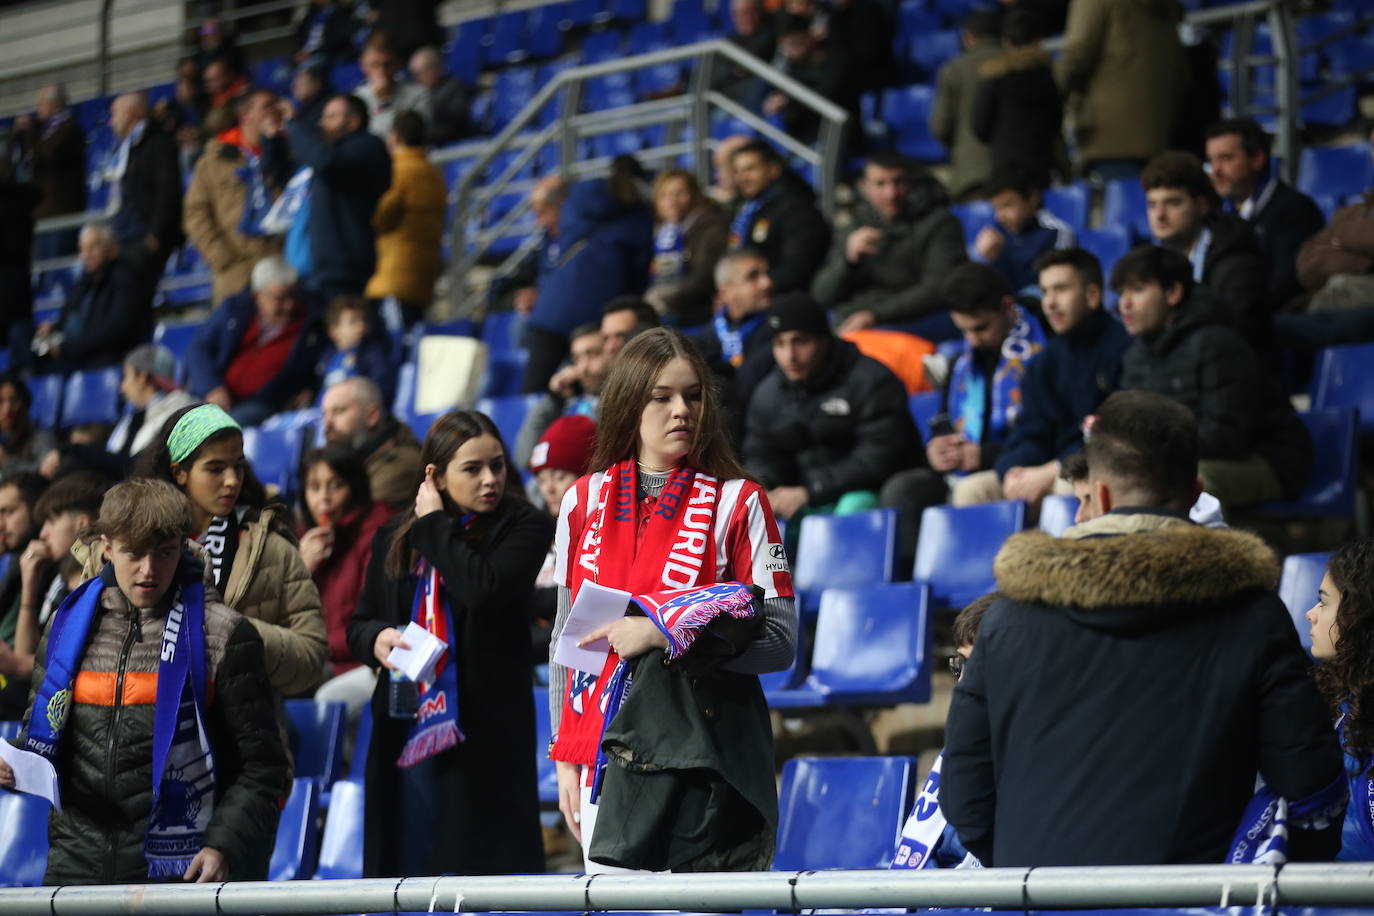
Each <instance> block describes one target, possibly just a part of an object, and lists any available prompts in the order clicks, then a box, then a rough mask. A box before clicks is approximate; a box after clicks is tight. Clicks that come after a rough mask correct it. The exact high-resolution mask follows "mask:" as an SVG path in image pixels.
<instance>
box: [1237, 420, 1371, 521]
mask: <svg viewBox="0 0 1374 916" xmlns="http://www.w3.org/2000/svg"><path fill="white" fill-rule="evenodd" d="M1298 416H1299V417H1300V418H1301V419H1302V421H1303V423H1304V424H1305V425H1306V426H1307V431H1308V432H1309V433H1311V435H1312V441H1313V442H1314V443H1315V444H1316V448H1315V449H1314V450H1313V455H1314V460H1313V464H1312V477H1311V479H1309V480H1308V482H1307V486H1306V487H1305V488H1304V489H1303V491H1302V495H1301V496H1299V497H1298V498H1297V499H1295V500H1281V501H1278V502H1269V503H1263V504H1262V505H1260V506H1259V507H1258V508H1257V511H1259V512H1261V513H1263V514H1266V515H1283V516H1310V517H1314V518H1345V519H1353V518H1354V517H1355V499H1356V497H1357V495H1358V492H1357V482H1356V475H1357V473H1358V471H1359V447H1360V446H1359V436H1358V431H1357V414H1356V412H1355V411H1354V410H1351V409H1349V408H1343V407H1332V408H1328V409H1325V410H1316V409H1313V410H1310V411H1308V412H1307V413H1302V414H1298Z"/></svg>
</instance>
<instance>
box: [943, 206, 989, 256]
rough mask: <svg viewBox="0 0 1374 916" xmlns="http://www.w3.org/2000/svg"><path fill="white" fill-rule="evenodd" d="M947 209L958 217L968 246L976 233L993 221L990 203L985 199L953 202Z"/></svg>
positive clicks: (971, 244) (970, 245)
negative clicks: (962, 202) (960, 202)
mask: <svg viewBox="0 0 1374 916" xmlns="http://www.w3.org/2000/svg"><path fill="white" fill-rule="evenodd" d="M949 211H950V212H951V213H953V214H954V215H955V216H957V217H958V218H959V224H960V225H961V226H963V227H964V244H965V245H967V246H969V247H972V246H973V240H974V239H975V238H977V237H978V233H979V232H981V231H982V230H983V228H984V227H986V226H991V225H992V224H993V221H994V218H993V213H992V204H990V203H988V202H987V201H985V200H975V201H970V202H969V203H966V204H955V205H954V206H952V207H950V208H949Z"/></svg>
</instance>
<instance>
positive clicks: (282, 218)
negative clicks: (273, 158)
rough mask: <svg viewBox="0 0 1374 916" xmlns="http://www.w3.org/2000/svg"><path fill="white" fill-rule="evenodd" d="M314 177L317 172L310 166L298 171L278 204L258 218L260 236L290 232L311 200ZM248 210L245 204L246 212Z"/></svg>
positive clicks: (284, 190) (287, 184) (284, 189)
mask: <svg viewBox="0 0 1374 916" xmlns="http://www.w3.org/2000/svg"><path fill="white" fill-rule="evenodd" d="M314 177H315V170H314V169H312V168H310V166H308V165H307V166H303V167H301V168H299V169H297V170H296V173H295V174H294V175H292V176H291V180H290V181H288V182H287V183H286V187H285V188H283V189H282V192H281V195H280V196H279V197H278V198H277V200H276V202H275V203H273V204H271V206H269V207H268V208H267V210H266V212H264V213H263V214H262V216H260V217H259V218H258V234H261V235H285V234H286V233H287V232H288V231H290V229H291V226H292V224H293V223H295V221H296V214H297V213H299V212H300V211H301V209H302V208H303V207H304V206H305V205H306V203H307V202H308V201H309V199H310V182H311V180H312V179H313V178H314ZM247 209H248V207H247V204H246V202H245V205H244V210H245V211H246V210H247Z"/></svg>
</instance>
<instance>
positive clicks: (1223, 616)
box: [940, 391, 1347, 866]
mask: <svg viewBox="0 0 1374 916" xmlns="http://www.w3.org/2000/svg"><path fill="white" fill-rule="evenodd" d="M1197 438H1198V433H1197V422H1196V421H1195V420H1194V419H1193V417H1192V414H1191V413H1190V412H1189V411H1188V409H1187V408H1186V407H1183V406H1182V405H1180V404H1178V403H1176V402H1174V401H1171V400H1169V399H1168V398H1165V397H1163V396H1161V395H1158V394H1152V393H1148V392H1142V391H1124V392H1118V393H1116V394H1114V395H1112V396H1111V397H1109V398H1108V399H1107V400H1106V401H1104V402H1103V404H1102V406H1101V408H1100V409H1099V411H1098V413H1097V414H1096V417H1095V419H1094V421H1093V422H1092V423H1091V435H1090V437H1089V439H1088V442H1087V445H1086V449H1085V453H1086V455H1087V459H1088V468H1089V471H1088V474H1089V484H1090V486H1091V488H1092V490H1093V493H1094V501H1095V503H1096V504H1097V505H1098V507H1099V508H1100V509H1101V511H1102V513H1103V514H1102V515H1101V517H1099V518H1096V519H1094V520H1092V521H1090V522H1085V523H1083V524H1080V525H1076V526H1075V527H1073V528H1070V529H1069V530H1068V531H1067V532H1066V533H1065V535H1064V536H1063V537H1062V538H1052V537H1050V536H1049V535H1047V534H1042V533H1039V532H1027V533H1022V534H1017V535H1014V536H1013V537H1012V538H1011V539H1009V540H1008V541H1007V543H1006V545H1004V546H1003V548H1002V550H1001V552H1000V553H999V554H998V556H997V560H996V562H995V567H994V568H995V571H996V574H997V587H998V590H999V591H1000V592H1001V593H1002V594H1003V595H1004V596H1005V598H1004V599H1003V600H1001V601H998V602H997V603H996V604H994V605H993V606H992V608H990V609H989V610H988V612H987V615H986V616H985V617H984V619H983V624H982V627H981V628H980V630H979V633H978V650H977V651H976V652H974V653H973V656H972V658H970V660H969V663H968V665H967V667H966V668H965V669H964V675H963V678H962V679H961V680H960V681H959V683H958V684H957V685H956V686H955V689H954V699H953V702H952V704H951V706H950V713H949V721H948V724H947V728H946V742H945V757H944V771H943V783H942V785H941V787H940V807H941V810H942V811H943V812H944V814H945V816H946V817H947V818H948V819H949V822H950V823H951V824H953V825H954V826H955V828H956V829H957V830H958V833H959V838H960V840H961V841H963V843H964V844H965V846H967V847H968V850H969V851H970V852H972V853H973V854H974V855H976V856H977V857H978V858H979V860H980V861H981V862H982V863H983V864H984V865H986V866H1027V865H1030V866H1034V865H1127V864H1130V865H1148V864H1165V863H1185V862H1186V863H1192V862H1218V863H1219V862H1222V861H1232V860H1235V858H1236V850H1237V849H1238V848H1239V847H1240V846H1241V845H1243V843H1242V841H1243V839H1244V834H1245V833H1246V831H1242V830H1238V825H1239V824H1240V823H1241V821H1242V817H1243V815H1244V816H1245V819H1246V821H1247V822H1248V821H1249V819H1250V813H1249V812H1248V811H1247V806H1248V805H1249V803H1250V801H1251V798H1252V793H1254V791H1255V788H1256V776H1257V775H1259V776H1262V777H1263V779H1264V781H1265V783H1266V784H1267V787H1268V789H1269V790H1271V791H1272V793H1275V794H1277V795H1278V796H1280V797H1281V798H1282V799H1285V800H1287V803H1288V806H1289V807H1288V815H1289V816H1288V824H1287V827H1288V836H1287V858H1288V859H1296V860H1302V859H1322V858H1330V857H1331V856H1332V855H1333V854H1334V853H1335V852H1336V850H1337V849H1338V848H1339V844H1340V827H1341V820H1342V817H1343V813H1344V810H1345V797H1346V795H1347V792H1346V788H1345V774H1344V770H1343V768H1342V763H1341V752H1340V748H1339V747H1338V746H1337V744H1336V742H1335V740H1334V739H1333V737H1332V735H1331V731H1330V727H1329V723H1330V719H1329V718H1327V717H1326V715H1325V709H1324V707H1323V705H1322V701H1321V698H1320V697H1319V696H1318V694H1317V691H1316V687H1315V685H1314V684H1313V682H1312V679H1311V677H1310V676H1309V666H1310V664H1311V662H1310V661H1309V660H1308V658H1307V657H1306V655H1305V654H1304V653H1303V651H1302V649H1301V647H1300V646H1299V644H1298V637H1297V632H1296V630H1295V629H1294V627H1293V623H1292V621H1291V620H1290V619H1289V616H1288V612H1287V610H1286V609H1285V608H1284V605H1283V603H1282V602H1281V601H1279V599H1278V598H1277V597H1276V596H1275V594H1274V589H1275V587H1276V586H1277V584H1278V581H1279V563H1278V560H1277V558H1276V557H1275V556H1274V553H1273V551H1271V550H1270V549H1269V548H1268V547H1267V546H1265V544H1264V543H1263V542H1262V541H1261V540H1260V539H1259V538H1257V537H1255V536H1254V535H1252V534H1248V533H1245V532H1241V531H1235V530H1226V529H1206V528H1202V527H1199V526H1197V525H1194V524H1192V523H1191V522H1189V521H1188V508H1189V506H1190V505H1191V504H1192V502H1193V500H1194V499H1195V498H1196V497H1197V494H1198V484H1197ZM1233 836H1234V837H1235V839H1234V841H1233Z"/></svg>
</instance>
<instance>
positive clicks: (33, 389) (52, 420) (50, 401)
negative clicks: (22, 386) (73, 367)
mask: <svg viewBox="0 0 1374 916" xmlns="http://www.w3.org/2000/svg"><path fill="white" fill-rule="evenodd" d="M62 387H63V383H62V376H60V375H35V376H34V377H33V378H31V379H29V394H30V395H32V396H33V403H32V404H30V405H29V417H30V418H31V419H32V420H33V422H34V424H35V425H36V426H41V427H43V428H45V429H52V428H54V427H55V426H57V419H58V417H59V416H60V414H61V410H62Z"/></svg>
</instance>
